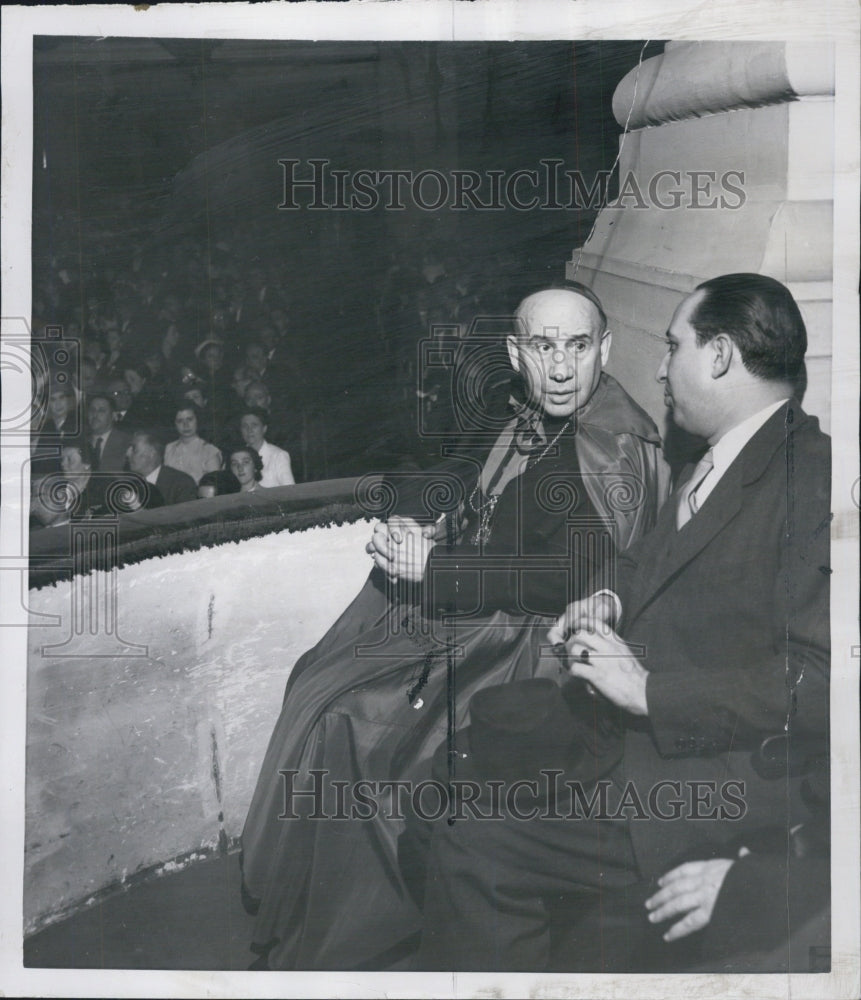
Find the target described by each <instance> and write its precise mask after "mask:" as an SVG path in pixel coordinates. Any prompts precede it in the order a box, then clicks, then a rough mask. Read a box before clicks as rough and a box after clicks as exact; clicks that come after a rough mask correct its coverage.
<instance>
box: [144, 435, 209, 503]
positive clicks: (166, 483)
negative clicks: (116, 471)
mask: <svg viewBox="0 0 861 1000" xmlns="http://www.w3.org/2000/svg"><path fill="white" fill-rule="evenodd" d="M128 461H129V468H130V469H131V471H132V472H136V473H137V474H138V475H139V476H141V477H143V479H145V480H146V481H147V482H148V483H152V485H153V486H155V487H156V488H157V489H158V491H159V493H160V494H161V495H162V497H164V504H165V506H166V507H170V506H171V505H172V504H175V503H185V502H186V501H188V500H196V499H197V485H196V483H195V482H194V480H193V479H192V478H191V476H189V475H186V473H184V472H180V470H179V469H172V468H171V467H170V466H169V465H165V464H164V444H163V443H162V442H161V440H160V439H159V438H158V437H157V436H156V435H155V434H153V433H151V432H149V431H138V432H137V433H135V435H134V437H133V438H132V443H131V446H130V447H129V451H128Z"/></svg>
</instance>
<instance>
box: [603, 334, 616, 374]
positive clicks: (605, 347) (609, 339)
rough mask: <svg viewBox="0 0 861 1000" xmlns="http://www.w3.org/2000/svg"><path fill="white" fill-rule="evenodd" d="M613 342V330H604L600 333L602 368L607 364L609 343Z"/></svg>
mask: <svg viewBox="0 0 861 1000" xmlns="http://www.w3.org/2000/svg"><path fill="white" fill-rule="evenodd" d="M612 343H613V331H612V330H605V331H604V332H603V333H602V334H601V367H602V368H604V367H605V366H606V364H607V359H608V358H609V357H610V345H611V344H612Z"/></svg>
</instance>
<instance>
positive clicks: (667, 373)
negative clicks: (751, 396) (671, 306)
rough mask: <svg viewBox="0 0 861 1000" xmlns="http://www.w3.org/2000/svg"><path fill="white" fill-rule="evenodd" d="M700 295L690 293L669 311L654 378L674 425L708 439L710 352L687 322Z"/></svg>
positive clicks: (709, 432)
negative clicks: (663, 351) (664, 345)
mask: <svg viewBox="0 0 861 1000" xmlns="http://www.w3.org/2000/svg"><path fill="white" fill-rule="evenodd" d="M704 295H705V292H694V294H693V295H689V296H688V297H687V298H686V299H685V300H684V301H683V302H682V303H681V304H680V305H679V307H678V308H677V309H676V311H675V312H674V313H673V318H672V320H671V321H670V326H669V329H668V330H667V352H666V354H665V355H664V357H663V358H662V360H661V364H660V367H659V368H658V372H657V375H656V378H657V380H658V381H659V382H660V383H661V384H662V385H663V387H664V403H665V404H666V405H667V406H669V407H670V409H671V410H672V411H673V422H674V423H675V424H676V426H677V427H680V428H681V429H682V430H685V431H687V432H688V433H690V434H698V435H700V436H701V437H705V438H708V437H709V435H710V434H711V433H712V431H713V430H714V428H713V427H712V420H711V413H710V406H709V401H710V399H711V395H712V394H711V392H710V389H711V387H712V376H711V371H712V359H713V352H712V350H711V348H710V345H709V344H708V343H706V344H702V345H700V344H698V343H697V332H696V330H695V329H694V327H693V326H692V325H691V322H690V320H691V316H692V315H693V314H694V311H695V310H696V308H697V306H698V305H699V304H700V302H701V301H702V298H703V296H704Z"/></svg>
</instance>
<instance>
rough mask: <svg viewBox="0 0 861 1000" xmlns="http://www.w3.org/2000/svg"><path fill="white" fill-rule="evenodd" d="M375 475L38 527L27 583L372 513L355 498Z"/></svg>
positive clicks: (37, 583)
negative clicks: (83, 547)
mask: <svg viewBox="0 0 861 1000" xmlns="http://www.w3.org/2000/svg"><path fill="white" fill-rule="evenodd" d="M379 478H380V477H377V476H364V477H361V478H358V479H357V478H350V479H334V480H326V481H323V482H316V483H303V484H301V485H297V486H282V487H277V488H274V489H269V490H265V491H263V492H261V493H234V494H230V495H226V496H220V497H213V498H211V499H208V500H197V501H193V502H190V503H183V504H176V505H174V506H171V507H160V508H156V509H154V510H142V511H138V512H136V513H133V514H118V515H113V516H110V517H103V518H93V519H91V520H86V521H79V522H76V523H75V524H74V525H69V524H66V525H61V526H59V527H54V528H43V529H41V530H39V531H34V532H32V533H31V535H30V587H31V589H33V588H40V587H44V586H46V585H48V584H51V583H54V582H56V581H57V580H59V579H64V578H68V576H69V575H70V574H71V573H73V572H87V571H89V570H91V569H110V568H114V567H121V566H127V565H130V564H132V563H137V562H141V561H143V560H144V559H149V558H151V557H153V556H164V555H168V554H170V553H176V552H185V551H190V550H194V549H200V548H207V547H209V546H212V545H221V544H224V543H225V542H236V541H240V540H242V539H244V538H254V537H256V536H259V535H268V534H271V533H273V532H276V531H285V530H287V531H303V530H305V529H306V528H311V527H316V526H324V525H329V524H348V523H351V522H353V521H356V520H358V519H360V518H363V517H368V516H373V514H374V511H372V510H369V509H367V503H366V502H365V503H363V499H362V497H363V496H367V493H368V491H369V490H370V489H371V488H372V487H373V484H374V483H375V482H377V481H378V480H379ZM87 537H90V538H93V539H95V538H96V537H98V539H99V544H98V546H96V545H90V546H87V547H86V548H87V550H86V551H80V548H81V542H80V541H79V540H80V539H86V538H87ZM76 539H77V541H76ZM106 562H107V563H109V565H106Z"/></svg>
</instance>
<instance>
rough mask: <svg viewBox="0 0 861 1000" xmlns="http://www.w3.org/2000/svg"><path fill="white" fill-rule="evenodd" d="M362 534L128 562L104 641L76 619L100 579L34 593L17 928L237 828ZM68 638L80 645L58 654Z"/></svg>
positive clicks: (92, 605)
mask: <svg viewBox="0 0 861 1000" xmlns="http://www.w3.org/2000/svg"><path fill="white" fill-rule="evenodd" d="M369 532H370V524H369V522H367V521H360V522H357V523H355V524H348V525H341V526H337V527H326V528H312V529H310V530H308V531H303V532H295V533H291V532H281V533H279V534H273V535H267V536H265V537H261V538H251V539H247V540H245V541H241V542H238V543H228V544H225V545H220V546H218V547H216V548H209V549H204V550H202V551H199V552H189V553H185V554H182V555H179V554H177V555H169V556H165V557H163V558H153V559H149V560H146V561H144V562H141V563H138V564H137V565H131V566H125V567H123V568H122V569H119V570H118V571H116V577H115V584H114V586H115V589H116V595H117V597H116V602H115V606H116V611H117V616H116V623H115V624H116V627H115V630H113V633H112V634H111V635H109V636H108V635H106V634H105V633H104V631H103V630H102V629H100V628H98V627H97V628H96V629H95V631H94V634H93V633H90V632H89V630H88V629H78V628H77V627H76V626H73V623H72V622H71V621H70V617H71V615H72V610H73V608H74V613H75V614H76V615H79V616H80V618H81V620H82V621H88V620H89V617H90V614H91V613H92V612H94V610H95V609H96V608H99V607H102V608H103V607H104V606H105V602H104V599H103V596H102V591H103V589H104V588H105V587H106V586H111V585H112V584H111V583H110V581H109V578H108V577H106V576H105V574H97V575H96V576H94V577H92V578H91V579H90V584H92V585H88V586H83V587H82V586H80V585H79V582H77V583H76V584H75V590H74V593H75V594H76V597H75V598H74V600H75V601H76V602H77V603H76V604H74V605H73V589H72V588H73V585H72V584H71V583H69V582H68V581H65V582H61V583H58V584H56V585H54V586H50V587H44V588H42V589H41V590H38V591H31V593H30V595H29V607H30V611H31V615H32V616H33V617H32V619H31V620H32V621H33V622H39V621H41V622H43V623H44V624H34V625H32V626H31V628H30V633H29V667H28V685H27V715H28V720H27V722H28V726H27V786H26V847H25V893H24V900H25V928H26V930H27V931H32V930H34V929H36V928H38V927H39V926H41V925H43V924H45V923H46V922H49V921H50V920H52V919H56V918H58V917H60V916H62V915H64V914H66V913H68V912H70V911H72V910H74V909H75V908H76V907H78V906H80V905H82V904H85V903H86V900H87V899H88V898H90V897H91V896H93V895H94V894H96V893H98V892H101V891H104V890H106V889H109V888H111V887H114V886H118V885H121V884H123V883H125V882H127V881H128V880H129V879H132V878H134V876H135V874H136V873H141V872H150V871H152V870H153V869H159V868H161V870H168V871H169V870H170V868H171V867H172V866H173V865H174V864H175V863H176V861H175V859H177V858H187V857H188V855H189V854H190V853H192V852H195V851H206V850H208V849H214V848H217V847H218V845H219V844H220V843H221V844H222V845H223V844H224V843H225V842H229V841H231V840H232V839H233V838H235V837H237V836H238V835H239V833H240V832H241V830H242V824H243V821H244V819H245V812H246V810H247V807H248V803H249V800H250V798H251V793H252V791H253V789H254V782H255V780H256V777H257V771H258V769H259V766H260V763H261V761H262V758H263V754H264V751H265V749H266V744H267V741H268V738H269V735H270V733H271V731H272V727H273V726H274V723H275V720H276V718H277V715H278V711H279V709H280V705H281V699H282V696H283V692H284V684H285V682H286V680H287V676H288V674H289V672H290V669H291V667H292V666H293V664H294V663H295V661H296V660H297V658H298V657H299V656H300V655H301V654H302V652H303V651H304V650H306V649H307V648H309V647H310V646H311V645H313V644H314V643H315V642H316V641H317V640H318V639H319V638H320V637H321V636H322V635H323V634H324V633H325V631H326V629H327V628H328V627H329V625H330V624H331V623H332V622H333V621H334V620H335V618H336V617H337V616H338V615H339V614H340V613H341V611H343V609H344V608H345V607H346V606H347V604H348V603H349V602H350V600H351V599H352V598H353V597H354V596H355V594H356V593H357V592H358V590H359V588H360V587H361V585H362V583H363V582H364V580H365V578H366V576H367V574H368V572H369V569H370V560H369V559H368V556H367V555H366V554H365V552H364V544H365V542H366V541H367V539H368V537H369ZM40 615H49V616H55V618H42V619H40V618H38V617H37V616H40ZM73 632H75V633H77V635H76V641H75V643H74V651H75V653H76V655H75V656H74V657H72V658H69V657H66V656H62V655H59V656H58V655H56V654H57V653H63V652H68V649H69V647H68V645H67V646H66V647H65V648H63V643H64V640H66V639H67V638H68V637H69V635H70V634H71V633H73ZM118 639H119V640H120V641H121V642H119V643H118V641H117V640H118ZM119 645H123V646H124V647H125V649H126V652H127V653H128V655H117V654H118V646H119ZM47 647H54V648H47ZM57 647H59V648H57Z"/></svg>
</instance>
